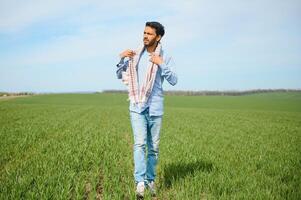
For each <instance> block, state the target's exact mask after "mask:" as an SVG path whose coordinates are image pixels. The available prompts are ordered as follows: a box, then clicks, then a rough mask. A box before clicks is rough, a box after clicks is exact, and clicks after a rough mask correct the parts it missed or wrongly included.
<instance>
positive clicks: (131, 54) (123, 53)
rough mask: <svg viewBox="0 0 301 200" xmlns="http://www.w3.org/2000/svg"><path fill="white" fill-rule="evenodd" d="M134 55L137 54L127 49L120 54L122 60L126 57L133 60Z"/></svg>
mask: <svg viewBox="0 0 301 200" xmlns="http://www.w3.org/2000/svg"><path fill="white" fill-rule="evenodd" d="M134 55H136V52H135V51H133V50H130V49H127V50H125V51H123V52H122V53H121V54H119V56H120V58H125V57H129V58H132V57H134Z"/></svg>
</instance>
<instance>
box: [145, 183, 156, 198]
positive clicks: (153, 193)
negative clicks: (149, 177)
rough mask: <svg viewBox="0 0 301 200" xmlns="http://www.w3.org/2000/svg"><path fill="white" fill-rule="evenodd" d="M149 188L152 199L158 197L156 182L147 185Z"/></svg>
mask: <svg viewBox="0 0 301 200" xmlns="http://www.w3.org/2000/svg"><path fill="white" fill-rule="evenodd" d="M147 187H148V188H149V191H150V193H151V195H152V197H154V196H156V187H155V182H154V181H151V182H149V183H147Z"/></svg>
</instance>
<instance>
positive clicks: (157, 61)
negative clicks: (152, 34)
mask: <svg viewBox="0 0 301 200" xmlns="http://www.w3.org/2000/svg"><path fill="white" fill-rule="evenodd" d="M149 60H150V61H151V62H152V63H155V64H156V65H159V66H160V65H161V64H163V58H162V57H161V56H159V55H156V54H155V53H152V54H151V58H150V59H149Z"/></svg>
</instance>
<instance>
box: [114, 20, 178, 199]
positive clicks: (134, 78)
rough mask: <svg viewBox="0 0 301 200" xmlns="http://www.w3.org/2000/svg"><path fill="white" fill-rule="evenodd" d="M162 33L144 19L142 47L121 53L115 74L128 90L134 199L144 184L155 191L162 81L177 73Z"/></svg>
mask: <svg viewBox="0 0 301 200" xmlns="http://www.w3.org/2000/svg"><path fill="white" fill-rule="evenodd" d="M164 33H165V31H164V27H163V26H162V25H161V24H160V23H158V22H147V23H146V25H145V29H144V34H143V43H144V44H143V46H142V47H141V48H139V49H138V50H136V51H133V50H129V49H128V50H125V51H123V52H122V53H120V58H121V60H120V62H119V63H118V64H117V77H118V79H121V78H122V80H123V82H124V83H125V84H126V85H127V86H128V91H129V100H130V107H129V110H130V118H131V125H132V129H133V135H134V163H135V172H134V177H135V182H136V195H137V198H143V196H144V190H145V188H146V187H147V188H149V190H150V193H151V194H152V196H155V194H156V191H155V182H154V181H155V177H156V165H157V161H158V154H159V138H160V128H161V123H162V116H163V88H162V84H163V81H164V79H166V80H167V81H168V82H169V83H170V84H171V85H175V84H176V83H177V76H176V74H175V73H174V72H173V71H172V70H171V64H172V62H171V57H167V56H166V53H165V52H164V51H163V49H162V46H161V43H160V40H161V39H162V37H163V36H164ZM146 146H147V157H146V155H145V154H146Z"/></svg>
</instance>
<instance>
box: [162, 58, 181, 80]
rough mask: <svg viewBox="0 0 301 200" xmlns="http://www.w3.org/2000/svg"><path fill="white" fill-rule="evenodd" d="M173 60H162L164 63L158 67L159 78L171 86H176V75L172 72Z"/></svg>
mask: <svg viewBox="0 0 301 200" xmlns="http://www.w3.org/2000/svg"><path fill="white" fill-rule="evenodd" d="M172 67H173V60H172V58H171V57H167V59H166V58H165V59H164V63H163V64H161V65H160V68H161V76H163V77H164V78H165V79H166V80H167V81H168V82H169V83H170V84H171V85H176V84H177V82H178V77H177V74H176V73H175V72H174V71H173V70H172Z"/></svg>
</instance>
